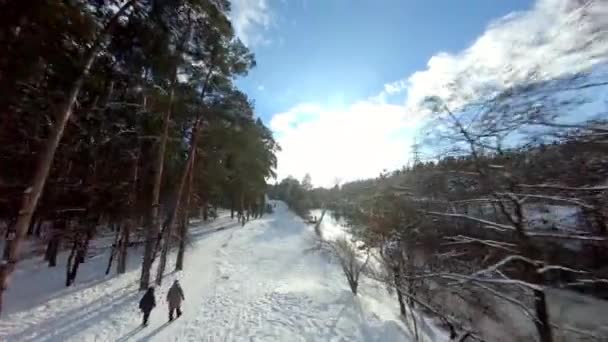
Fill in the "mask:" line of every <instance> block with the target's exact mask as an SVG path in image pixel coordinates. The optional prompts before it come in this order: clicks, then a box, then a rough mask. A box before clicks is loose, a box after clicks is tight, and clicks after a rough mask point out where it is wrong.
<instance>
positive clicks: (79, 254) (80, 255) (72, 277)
mask: <svg viewBox="0 0 608 342" xmlns="http://www.w3.org/2000/svg"><path fill="white" fill-rule="evenodd" d="M74 244H75V246H76V255H75V258H74V262H73V263H72V267H71V270H70V271H69V275H68V279H67V282H66V286H70V285H72V284H74V282H75V281H76V274H78V267H79V266H80V264H81V263H82V261H83V260H84V253H85V252H84V243H83V241H81V238H80V237H79V236H78V237H77V240H76V242H75V243H74Z"/></svg>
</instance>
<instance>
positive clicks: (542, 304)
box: [534, 290, 553, 342]
mask: <svg viewBox="0 0 608 342" xmlns="http://www.w3.org/2000/svg"><path fill="white" fill-rule="evenodd" d="M534 307H535V311H536V317H537V320H535V321H534V324H535V325H536V330H537V331H538V336H539V338H540V342H553V334H552V332H551V324H550V320H549V312H548V311H547V300H546V297H545V292H544V291H539V290H534Z"/></svg>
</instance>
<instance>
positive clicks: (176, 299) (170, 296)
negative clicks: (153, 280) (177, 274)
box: [167, 279, 185, 322]
mask: <svg viewBox="0 0 608 342" xmlns="http://www.w3.org/2000/svg"><path fill="white" fill-rule="evenodd" d="M184 299H185V298H184V291H183V290H182V287H181V286H180V285H179V281H178V280H177V279H176V280H175V281H174V282H173V285H171V288H170V289H169V292H168V293H167V302H168V303H169V322H171V321H172V320H173V312H174V311H175V312H177V317H180V316H181V315H182V307H181V306H182V301H183V300H184Z"/></svg>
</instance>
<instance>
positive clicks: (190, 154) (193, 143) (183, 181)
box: [156, 117, 202, 285]
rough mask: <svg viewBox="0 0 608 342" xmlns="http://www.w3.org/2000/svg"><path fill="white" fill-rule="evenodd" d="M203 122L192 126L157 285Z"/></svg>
mask: <svg viewBox="0 0 608 342" xmlns="http://www.w3.org/2000/svg"><path fill="white" fill-rule="evenodd" d="M201 122H202V118H200V117H199V118H197V120H196V122H195V123H194V126H193V128H192V139H191V141H190V148H189V151H188V159H187V161H186V165H185V167H184V171H183V172H182V176H181V178H180V182H179V186H178V188H177V194H176V196H175V206H174V207H173V211H172V212H171V215H170V217H169V222H168V223H167V227H166V228H165V230H166V233H165V236H164V240H165V241H164V243H163V249H162V253H161V259H160V262H159V263H158V271H157V272H156V284H157V285H161V283H162V279H163V273H164V272H165V266H166V264H167V254H168V251H169V242H170V241H169V240H170V236H171V231H172V228H173V225H174V224H175V219H176V217H177V215H178V212H179V209H180V203H181V198H182V194H183V192H184V188H185V187H186V180H187V178H188V173H189V169H190V168H191V165H192V164H193V163H194V158H195V157H196V153H195V151H196V146H197V144H198V131H199V127H200V124H201Z"/></svg>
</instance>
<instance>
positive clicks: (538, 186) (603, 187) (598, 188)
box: [517, 184, 608, 191]
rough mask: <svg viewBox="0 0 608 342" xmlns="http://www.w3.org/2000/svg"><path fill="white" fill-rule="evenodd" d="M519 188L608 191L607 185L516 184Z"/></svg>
mask: <svg viewBox="0 0 608 342" xmlns="http://www.w3.org/2000/svg"><path fill="white" fill-rule="evenodd" d="M517 186H518V187H520V188H532V189H552V190H568V191H605V190H608V185H598V186H581V187H571V186H565V185H559V184H518V185H517Z"/></svg>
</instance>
